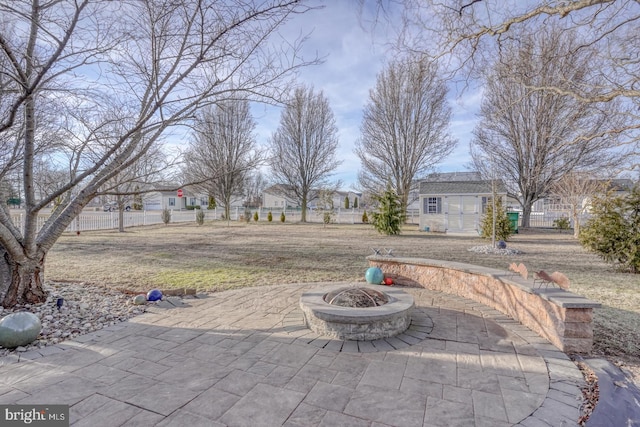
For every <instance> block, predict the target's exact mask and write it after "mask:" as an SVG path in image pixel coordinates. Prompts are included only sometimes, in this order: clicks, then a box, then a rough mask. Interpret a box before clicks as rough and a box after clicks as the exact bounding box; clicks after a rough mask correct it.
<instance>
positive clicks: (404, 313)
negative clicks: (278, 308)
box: [300, 285, 414, 341]
mask: <svg viewBox="0 0 640 427" xmlns="http://www.w3.org/2000/svg"><path fill="white" fill-rule="evenodd" d="M353 289H363V290H365V291H367V290H371V291H372V292H366V293H367V295H369V297H367V296H363V297H362V298H360V301H362V300H367V299H372V300H375V301H376V304H378V303H381V304H382V305H375V306H373V307H361V306H360V303H357V306H356V307H343V306H339V305H332V304H329V301H331V300H337V299H344V298H342V296H343V295H345V292H343V291H345V290H346V291H349V290H353ZM356 294H357V293H356ZM378 294H382V296H378ZM384 301H386V302H384ZM413 305H414V303H413V296H411V295H409V294H407V293H405V292H403V291H401V290H399V289H396V288H389V287H387V286H379V285H366V286H360V287H358V286H355V285H354V286H344V285H342V286H334V287H328V288H323V289H317V290H313V291H309V292H305V293H304V294H302V296H301V297H300V307H301V308H302V312H303V313H304V319H305V322H306V324H307V326H308V327H309V328H310V329H311V330H312V331H314V332H315V333H317V334H319V335H323V336H327V337H332V338H338V339H343V340H356V341H372V340H377V339H381V338H388V337H392V336H395V335H398V334H400V333H402V332H404V331H405V330H406V329H407V328H408V327H409V325H410V324H411V310H412V308H413Z"/></svg>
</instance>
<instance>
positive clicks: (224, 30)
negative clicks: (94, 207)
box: [0, 0, 308, 306]
mask: <svg viewBox="0 0 640 427" xmlns="http://www.w3.org/2000/svg"><path fill="white" fill-rule="evenodd" d="M306 10H308V8H307V7H306V6H304V5H301V4H300V3H299V2H298V1H295V0H274V1H270V2H262V1H255V2H254V1H241V0H229V1H225V2H214V1H205V0H201V1H197V0H185V1H180V2H176V1H174V0H149V1H144V2H130V1H110V2H94V1H90V0H60V1H55V2H42V1H39V0H15V1H11V2H6V1H3V2H0V15H1V16H2V26H0V67H2V68H1V69H0V76H2V77H1V78H0V79H1V80H0V84H1V85H2V86H1V87H0V91H1V93H0V100H1V101H0V113H1V114H0V135H2V137H1V138H0V140H1V141H2V142H1V143H4V141H5V139H4V135H6V134H7V133H13V134H15V135H18V136H19V139H18V140H17V141H18V142H17V143H16V144H15V146H13V147H12V146H9V148H10V150H9V151H7V152H5V153H6V154H7V155H3V156H2V158H1V159H0V160H1V161H2V162H4V163H3V164H2V165H0V170H12V169H15V168H16V167H18V168H19V169H20V170H21V177H22V183H23V191H24V194H25V211H26V213H25V215H24V223H23V224H18V225H16V224H14V223H13V222H12V220H11V218H10V216H9V214H8V212H7V211H6V210H5V209H0V246H1V248H2V249H3V250H4V256H3V257H2V260H1V262H2V263H4V264H5V265H4V267H6V269H5V271H9V272H10V274H9V275H10V280H8V281H5V283H6V282H9V286H8V289H6V292H5V289H0V298H2V304H3V305H4V306H13V305H15V304H16V303H20V302H30V303H37V302H41V301H43V300H44V299H45V298H46V295H45V292H44V290H43V287H42V285H43V272H44V266H45V258H46V255H47V252H48V251H49V249H50V248H51V247H52V246H53V244H54V243H55V242H56V240H57V239H58V238H59V237H60V235H61V234H62V233H63V232H64V230H65V229H66V228H67V226H68V225H69V224H70V223H71V221H72V220H73V219H74V218H75V217H76V216H77V215H78V214H79V213H80V212H81V210H82V208H83V207H84V206H86V204H87V203H89V201H90V200H91V199H92V198H94V197H95V196H96V195H97V194H98V193H99V192H100V190H101V189H102V188H103V186H104V185H105V184H107V183H108V182H109V181H110V180H111V179H112V178H113V177H114V176H116V175H117V174H119V173H121V172H123V171H125V170H127V169H128V168H129V167H130V166H132V165H133V164H134V163H135V162H136V161H137V160H138V159H139V158H140V157H142V156H144V155H145V153H147V152H148V151H149V150H150V149H151V147H153V146H154V145H156V144H157V143H159V142H160V141H162V140H163V139H165V138H166V136H167V134H168V133H170V132H171V131H172V130H175V129H176V127H178V126H181V125H183V124H185V123H188V122H189V121H191V120H192V118H193V117H194V114H195V112H196V111H197V110H198V109H200V108H202V107H203V106H205V105H208V104H212V103H216V102H220V101H221V100H224V99H227V98H237V97H238V96H239V94H245V95H246V96H251V97H253V99H254V100H267V101H274V100H278V99H281V95H282V93H283V90H281V89H280V88H281V87H283V86H284V85H286V79H287V76H289V75H290V73H289V71H291V70H293V69H295V68H297V67H299V66H302V65H305V62H304V61H303V60H302V59H301V58H299V57H298V49H299V46H300V40H293V41H292V40H283V39H282V38H277V37H276V36H277V30H278V28H280V27H281V25H282V24H283V23H284V22H285V21H286V20H287V19H289V18H291V17H292V16H293V15H295V14H296V13H302V12H305V11H306ZM307 63H308V62H307ZM52 100H56V101H58V105H60V106H61V110H60V114H59V117H60V125H61V126H62V127H63V128H64V129H65V130H66V132H67V134H68V135H69V137H68V138H66V139H65V144H63V145H61V146H59V147H57V148H56V156H58V158H65V160H66V162H67V164H68V165H69V171H70V173H69V178H68V180H67V182H66V183H65V184H64V185H62V186H60V187H59V188H58V189H57V190H56V191H54V192H53V193H52V194H49V195H48V196H47V197H44V198H42V199H38V198H37V197H36V192H35V185H34V161H35V158H36V154H37V151H38V148H39V147H40V144H41V139H40V138H39V135H41V127H40V125H39V122H38V120H36V117H37V116H38V114H44V112H45V109H46V108H47V105H48V104H50V103H51V102H52ZM105 141H108V143H107V144H105ZM105 146H106V147H108V149H107V150H103V148H104V147H105ZM63 194H69V195H70V197H68V198H67V199H66V201H65V203H64V204H63V205H62V206H61V207H60V209H57V210H56V211H55V212H54V213H53V214H52V215H51V216H50V217H49V218H48V220H47V221H46V222H45V224H44V226H42V227H41V228H38V221H37V219H38V214H39V212H40V211H41V210H42V208H43V207H45V206H47V205H48V204H50V203H51V202H52V201H53V200H54V199H56V198H57V197H59V196H61V195H63ZM0 271H2V269H0ZM1 282H2V281H0V283H1Z"/></svg>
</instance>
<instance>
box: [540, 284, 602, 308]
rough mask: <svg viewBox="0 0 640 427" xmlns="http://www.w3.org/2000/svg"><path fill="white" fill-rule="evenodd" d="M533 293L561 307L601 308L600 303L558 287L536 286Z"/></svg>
mask: <svg viewBox="0 0 640 427" xmlns="http://www.w3.org/2000/svg"><path fill="white" fill-rule="evenodd" d="M534 293H536V294H538V295H540V296H541V297H542V298H544V299H546V300H547V301H551V302H553V303H554V304H557V305H559V306H560V307H563V308H601V307H602V304H600V303H599V302H595V301H593V300H590V299H589V298H585V297H583V296H580V295H576V294H574V293H573V292H569V291H565V290H564V289H560V288H536V289H534Z"/></svg>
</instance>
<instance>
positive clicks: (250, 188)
mask: <svg viewBox="0 0 640 427" xmlns="http://www.w3.org/2000/svg"><path fill="white" fill-rule="evenodd" d="M244 188H245V191H244V200H245V202H244V205H245V207H259V206H262V193H263V192H264V190H265V188H267V179H266V178H265V176H264V175H263V174H262V172H260V171H259V170H254V171H252V172H250V173H249V174H248V176H247V178H246V180H245V185H244Z"/></svg>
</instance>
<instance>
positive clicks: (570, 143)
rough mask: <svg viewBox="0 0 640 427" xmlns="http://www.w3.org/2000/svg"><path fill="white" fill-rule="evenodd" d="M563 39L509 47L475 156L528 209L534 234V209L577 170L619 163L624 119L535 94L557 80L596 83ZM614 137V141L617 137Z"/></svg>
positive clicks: (557, 35) (542, 37)
mask: <svg viewBox="0 0 640 427" xmlns="http://www.w3.org/2000/svg"><path fill="white" fill-rule="evenodd" d="M575 40H576V38H575V37H573V38H572V37H570V36H569V34H568V33H565V32H555V31H552V32H549V33H540V34H538V35H529V36H527V35H522V38H520V39H519V40H512V41H510V42H505V43H504V44H503V46H502V49H503V53H502V57H501V58H500V60H499V61H498V62H497V63H496V64H495V65H494V66H493V67H492V68H490V69H489V70H488V72H487V77H486V79H485V92H484V99H483V102H482V106H481V109H480V113H479V116H480V122H479V123H478V125H477V126H476V128H475V130H474V139H473V141H472V144H471V153H472V157H473V162H474V164H475V167H476V169H478V170H483V168H484V169H493V170H494V171H495V172H496V173H499V174H500V175H501V176H502V177H503V178H504V180H505V183H506V184H507V186H508V188H509V190H510V192H511V193H512V194H513V195H515V196H517V197H518V200H519V202H520V204H521V206H522V225H523V227H528V225H529V218H530V214H531V207H532V205H533V203H534V202H535V201H536V200H538V199H539V198H541V197H543V196H544V195H546V194H547V193H548V191H549V190H550V187H551V185H552V184H553V183H554V182H556V181H557V180H559V179H560V178H562V177H563V176H564V175H565V174H568V173H570V172H571V171H573V170H575V169H576V168H582V169H583V170H589V169H591V170H593V169H596V168H600V167H612V166H613V165H616V164H619V162H620V158H621V156H620V153H615V155H614V153H613V152H612V150H611V147H613V146H616V145H617V141H616V140H615V137H614V136H615V135H616V133H615V132H610V130H611V129H615V128H617V125H618V124H619V123H620V120H619V116H616V115H612V114H610V113H609V112H608V111H607V109H605V108H604V107H603V106H602V105H600V104H596V103H587V102H582V101H579V100H578V99H576V98H574V97H571V96H568V95H560V94H558V93H557V92H555V91H541V90H532V89H531V87H534V86H536V87H540V86H542V85H545V84H549V85H553V84H554V82H555V81H557V80H558V79H564V78H570V79H572V80H573V81H575V82H576V83H578V84H579V82H581V81H586V80H588V79H589V78H590V77H591V74H590V73H589V60H590V57H589V55H588V54H586V53H587V52H585V51H582V50H580V49H576V48H575V46H576V45H575ZM612 135H613V136H612Z"/></svg>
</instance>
